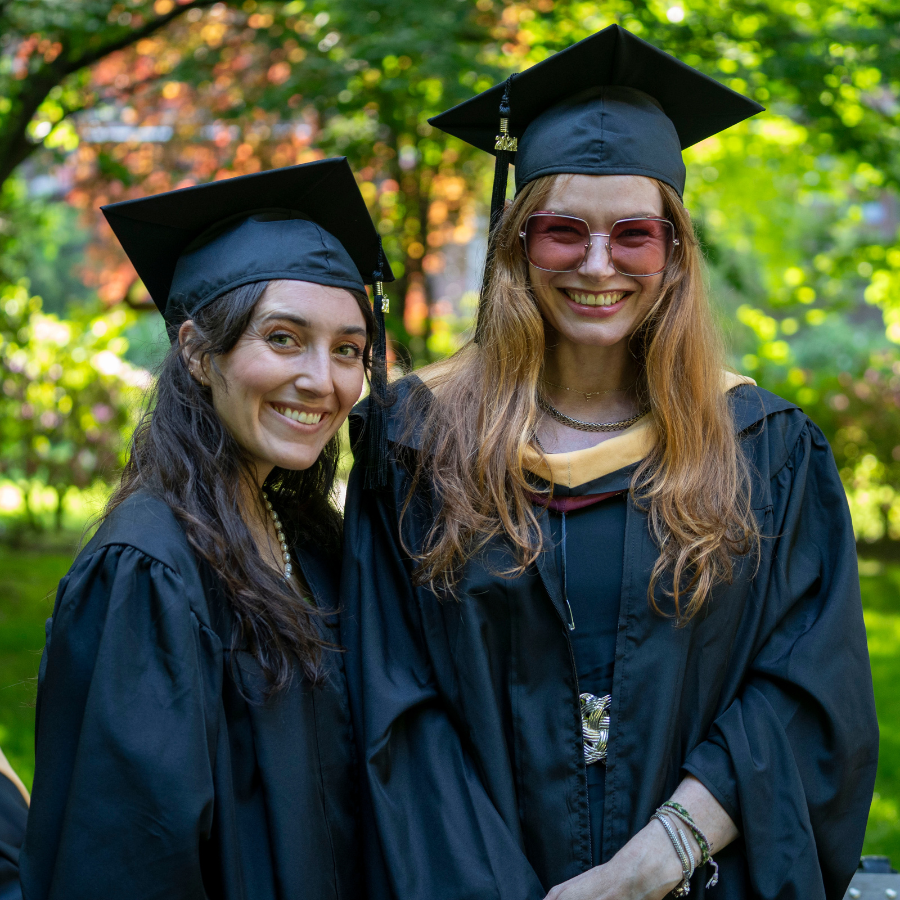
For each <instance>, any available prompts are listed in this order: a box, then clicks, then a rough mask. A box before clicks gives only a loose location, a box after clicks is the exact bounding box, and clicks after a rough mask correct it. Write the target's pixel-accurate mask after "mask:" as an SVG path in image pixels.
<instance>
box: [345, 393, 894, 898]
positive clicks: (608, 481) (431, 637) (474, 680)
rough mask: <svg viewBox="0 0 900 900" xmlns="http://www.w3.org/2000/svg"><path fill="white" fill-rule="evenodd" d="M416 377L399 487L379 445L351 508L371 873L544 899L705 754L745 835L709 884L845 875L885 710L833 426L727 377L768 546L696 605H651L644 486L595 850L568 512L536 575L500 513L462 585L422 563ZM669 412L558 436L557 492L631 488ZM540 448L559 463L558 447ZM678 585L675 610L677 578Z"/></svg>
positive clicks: (813, 893) (834, 892) (430, 886)
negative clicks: (495, 535) (561, 560)
mask: <svg viewBox="0 0 900 900" xmlns="http://www.w3.org/2000/svg"><path fill="white" fill-rule="evenodd" d="M411 383H413V380H412V378H411V379H410V380H408V381H406V382H401V383H400V384H399V385H398V386H397V388H396V393H397V400H396V403H395V404H394V405H393V407H392V408H391V412H390V417H389V423H388V434H389V437H390V447H391V468H390V475H389V484H388V487H387V488H386V489H383V490H377V491H372V490H363V489H362V471H361V466H358V467H357V469H356V470H355V471H354V472H353V474H352V476H351V480H350V487H349V492H348V500H347V507H346V510H345V560H344V573H343V583H342V600H343V614H342V636H343V639H344V642H345V645H346V646H347V648H348V655H347V671H348V681H349V686H350V697H351V709H352V711H353V715H354V723H355V733H356V737H357V739H358V741H359V747H360V757H361V764H362V767H363V773H364V775H363V778H364V783H365V790H364V802H365V813H364V829H363V830H364V835H365V838H366V839H367V841H368V844H367V866H368V878H369V890H370V894H371V896H372V897H373V898H375V897H377V898H389V897H393V898H397V900H426V898H427V900H463V898H466V900H475V898H478V900H482V898H484V900H487V898H491V900H541V898H543V897H544V895H545V893H546V892H547V890H548V889H549V888H551V887H552V886H553V885H556V884H559V883H561V882H564V881H566V880H568V879H570V878H572V877H574V876H575V875H578V874H579V873H581V872H584V871H586V870H588V869H590V868H591V867H592V866H595V865H598V864H600V863H601V862H605V861H607V860H609V859H610V858H611V857H612V856H613V855H614V854H615V853H616V851H617V850H618V849H619V848H621V847H622V846H623V845H624V844H625V843H626V842H627V841H628V840H629V839H630V838H631V837H632V836H633V835H635V834H636V833H637V832H638V831H640V830H641V829H642V828H643V827H644V826H645V825H646V824H647V822H648V821H649V819H650V817H651V815H652V814H653V812H654V810H655V809H656V808H657V807H658V806H659V805H660V804H661V803H662V802H663V801H664V800H666V799H667V798H668V797H669V796H671V794H672V793H673V791H674V790H675V788H676V787H677V786H678V784H679V782H680V781H681V780H682V779H683V778H684V777H685V776H686V775H688V774H693V775H695V776H696V777H697V778H698V779H699V780H700V781H701V782H702V783H703V784H704V785H705V786H706V787H707V788H708V789H709V790H710V792H711V793H712V794H713V795H714V796H715V797H716V798H717V799H718V801H719V802H720V803H721V804H722V806H723V807H724V808H725V810H726V811H727V812H728V813H729V815H730V816H731V817H732V819H733V820H734V821H735V823H736V824H737V827H738V829H739V830H740V833H741V836H740V838H738V839H737V840H736V841H735V842H734V843H732V844H731V845H729V846H728V847H726V848H724V849H722V850H720V851H718V852H717V853H716V854H715V857H716V860H717V861H718V863H719V867H720V878H719V884H718V886H716V887H715V888H713V889H711V891H712V893H708V892H707V891H706V890H705V887H704V883H705V881H706V880H707V879H708V878H709V870H707V869H703V870H699V869H698V871H697V872H696V874H695V876H694V879H693V882H692V894H691V896H692V897H698V898H700V900H702V898H704V897H706V896H707V894H708V896H709V897H710V898H711V900H712V898H715V900H742V898H749V897H754V898H773V900H774V898H779V900H789V898H798V900H800V898H802V900H821V898H828V900H839V898H840V897H842V895H843V893H844V890H845V888H846V887H847V884H848V882H849V880H850V877H851V875H852V872H853V870H854V869H855V867H856V865H857V861H858V858H859V852H860V849H861V847H862V841H863V834H864V831H865V826H866V819H867V815H868V809H869V803H870V801H871V797H872V789H873V784H874V777H875V768H876V758H877V747H878V731H877V724H876V717H875V707H874V698H873V692H872V682H871V673H870V668H869V659H868V652H867V647H866V635H865V630H864V626H863V617H862V609H861V603H860V593H859V581H858V575H857V567H856V554H855V544H854V538H853V532H852V528H851V523H850V516H849V512H848V508H847V503H846V499H845V495H844V491H843V488H842V485H841V482H840V479H839V477H838V473H837V470H836V467H835V464H834V460H833V457H832V454H831V451H830V448H829V446H828V443H827V442H826V440H825V438H824V437H823V435H822V433H821V432H820V431H819V429H818V428H817V427H816V426H815V425H814V424H813V423H812V422H811V421H810V420H809V419H808V418H807V417H806V416H805V415H804V414H803V413H802V412H801V411H800V410H799V409H798V408H797V407H795V406H794V405H793V404H791V403H789V402H787V401H785V400H783V399H780V398H778V397H776V396H774V395H773V394H770V393H768V392H767V391H764V390H760V389H758V388H756V387H755V386H753V385H743V386H739V387H737V388H734V389H733V390H731V391H730V392H729V397H730V400H731V403H732V406H733V410H734V420H735V426H736V429H737V432H738V433H739V436H740V442H741V447H742V450H743V452H744V453H745V454H746V456H747V458H748V460H749V462H750V472H751V477H752V485H751V497H752V507H753V513H754V515H755V517H756V520H757V522H758V524H759V528H760V530H761V533H762V540H761V546H760V551H759V556H758V558H748V557H744V558H738V559H737V560H736V561H735V571H734V578H733V580H732V582H731V583H730V584H728V583H720V584H717V585H716V587H715V588H714V590H713V593H712V597H711V598H710V600H709V601H708V603H707V604H706V606H705V608H704V610H703V612H702V614H701V615H698V616H697V617H695V618H694V619H692V620H691V621H690V622H689V623H688V624H687V625H686V626H684V627H681V628H678V627H675V625H674V623H673V620H672V619H671V618H666V617H664V616H662V615H659V614H657V613H654V612H653V611H652V610H651V609H650V606H649V603H648V593H647V592H648V585H649V579H650V572H651V570H652V568H653V564H654V562H655V561H656V559H657V556H658V550H657V547H656V546H655V544H654V542H653V540H652V538H651V534H650V531H649V528H648V520H647V514H646V512H644V511H643V510H642V509H640V508H639V507H638V506H637V505H635V503H634V501H633V499H632V498H631V497H628V499H627V507H626V515H625V525H624V540H623V547H624V558H623V561H622V574H621V596H620V597H619V598H618V618H617V632H616V635H615V641H614V654H615V658H614V660H613V680H612V708H611V720H612V721H611V728H610V736H609V751H608V754H609V755H608V759H607V764H606V771H605V799H604V805H603V816H602V822H603V825H602V830H603V834H602V840H601V841H600V845H601V847H602V853H601V858H599V859H597V858H593V854H592V850H591V847H592V840H591V831H590V813H589V802H588V790H587V778H586V771H585V763H584V757H583V745H582V730H581V716H580V709H579V685H578V682H577V678H576V672H575V665H574V657H573V650H572V642H571V634H572V632H571V631H570V625H571V624H572V623H571V618H572V613H571V610H570V609H569V606H570V604H567V603H566V600H565V597H564V596H563V593H562V590H561V577H560V572H559V571H558V562H557V561H558V553H557V548H556V547H555V546H554V545H553V537H552V534H551V528H550V519H549V513H548V514H545V515H542V516H541V523H542V528H543V529H544V537H545V538H546V540H547V545H546V550H545V552H543V553H541V555H540V557H539V559H538V561H537V563H536V565H533V566H531V567H529V568H528V570H527V571H526V572H525V573H524V574H523V575H520V576H518V577H514V578H504V577H501V576H500V575H498V574H497V573H498V572H499V571H501V570H502V569H503V568H504V567H505V566H506V565H508V564H509V563H511V562H512V553H511V551H510V549H509V547H508V546H507V544H506V542H505V541H504V540H500V539H498V540H495V541H493V542H492V543H491V544H490V545H489V546H488V547H487V548H486V549H485V550H484V551H483V552H482V553H480V554H479V555H477V556H475V557H473V558H471V559H470V560H469V561H468V562H467V564H466V565H465V567H464V569H463V571H462V575H461V581H460V583H459V591H458V599H455V600H454V599H445V600H440V599H438V598H437V597H436V596H435V595H434V593H432V592H431V591H430V590H428V589H427V588H426V587H414V586H413V584H412V579H411V576H412V572H413V569H414V563H413V562H411V560H410V557H409V555H408V553H407V552H406V550H405V549H404V547H406V548H410V549H412V550H413V551H415V550H416V549H418V548H420V547H421V546H422V544H423V540H424V537H425V535H426V534H427V532H428V529H429V527H430V526H431V523H432V522H433V520H434V511H435V509H436V504H437V502H438V501H437V500H436V498H435V496H434V494H433V492H432V490H431V489H430V487H429V485H428V484H427V481H426V482H423V483H422V484H421V486H420V488H419V489H418V490H417V492H416V494H415V495H414V496H413V498H412V501H411V502H410V505H409V508H408V511H407V514H406V515H405V517H404V518H403V519H402V524H400V525H398V522H400V511H401V509H402V507H403V505H404V503H405V501H406V499H407V495H408V491H409V487H410V472H411V469H412V465H413V463H412V457H413V452H414V447H415V445H416V444H417V442H418V440H419V434H420V429H417V424H416V423H417V422H418V417H419V415H420V411H417V410H416V409H414V408H412V405H407V398H408V396H409V385H410V384H411ZM365 415H366V407H365V406H363V407H361V408H359V409H358V410H357V413H356V415H355V417H354V419H353V420H352V424H353V427H354V429H355V431H356V432H358V431H359V429H360V427H361V425H362V424H363V422H364V419H365ZM651 436H652V429H651V428H650V427H649V422H648V420H646V419H645V420H643V421H641V422H639V423H638V424H637V425H635V426H632V428H630V429H628V430H627V431H625V432H623V433H622V434H621V435H619V436H617V437H616V438H613V439H611V440H609V441H606V442H604V443H602V444H600V445H598V447H596V448H592V449H591V450H586V451H579V452H578V453H573V454H558V455H554V456H553V457H551V461H553V460H556V461H557V463H556V464H557V465H558V471H556V473H555V474H556V484H557V487H556V496H558V497H565V496H573V497H578V496H580V495H584V494H596V493H603V492H608V491H614V490H618V489H622V488H626V489H627V487H628V486H629V483H630V479H631V476H632V474H633V472H634V469H635V466H636V464H637V463H638V461H639V460H640V459H641V458H643V456H645V455H646V452H647V451H648V449H649V447H650V446H652V445H651V444H650V443H649V442H650V440H651ZM530 465H531V467H532V468H534V469H535V470H536V472H537V475H536V476H535V477H536V478H538V476H539V475H540V472H541V466H540V464H539V462H538V456H537V454H532V455H531V462H530ZM545 474H547V476H548V477H549V474H548V473H545ZM540 483H541V482H540V479H539V478H538V486H539V485H540ZM401 529H402V541H401V539H400V531H401ZM596 539H597V541H602V540H603V539H604V536H603V534H598V535H597V537H596ZM578 564H579V563H578V560H577V559H573V558H572V557H571V555H570V557H569V560H568V566H569V569H570V572H571V570H572V568H573V567H576V566H578ZM570 577H572V576H571V575H570ZM655 596H656V602H657V603H658V604H659V606H660V608H661V609H662V610H664V611H665V610H668V611H670V612H671V610H672V602H671V600H670V599H669V598H667V597H666V596H665V594H664V593H663V590H662V586H660V589H659V590H658V591H657V592H656V595H655ZM605 599H608V598H605ZM574 624H575V628H576V630H577V627H578V623H577V621H576V622H575V623H574Z"/></svg>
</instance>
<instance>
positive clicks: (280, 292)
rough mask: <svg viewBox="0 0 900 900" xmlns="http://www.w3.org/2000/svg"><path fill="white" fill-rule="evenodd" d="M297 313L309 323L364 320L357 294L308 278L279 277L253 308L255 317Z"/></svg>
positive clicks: (338, 325)
mask: <svg viewBox="0 0 900 900" xmlns="http://www.w3.org/2000/svg"><path fill="white" fill-rule="evenodd" d="M278 315H285V316H295V317H296V316H299V317H301V318H303V319H306V320H307V321H309V322H310V323H313V322H315V323H318V324H323V325H325V324H328V323H332V324H333V325H334V326H335V327H343V326H345V325H348V324H349V325H356V324H359V323H361V322H362V323H364V321H365V320H364V319H363V314H362V310H360V308H359V305H358V304H357V302H356V298H355V297H354V296H353V294H351V293H350V292H349V291H347V290H344V289H343V288H337V287H331V286H328V285H323V284H314V283H313V282H311V281H293V280H287V279H279V280H276V281H271V282H269V286H268V287H267V288H266V290H265V292H264V293H263V295H262V297H261V298H260V300H259V303H258V304H257V306H256V309H255V310H254V318H256V319H261V318H268V317H272V316H278Z"/></svg>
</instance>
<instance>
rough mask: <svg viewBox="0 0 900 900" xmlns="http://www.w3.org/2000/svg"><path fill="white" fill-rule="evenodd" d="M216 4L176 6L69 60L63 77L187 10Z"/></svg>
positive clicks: (200, 0)
mask: <svg viewBox="0 0 900 900" xmlns="http://www.w3.org/2000/svg"><path fill="white" fill-rule="evenodd" d="M218 2H219V0H194V2H193V3H190V4H188V5H186V6H176V7H175V8H174V9H173V10H172V11H171V12H168V13H166V14H165V15H164V16H159V18H156V19H153V21H152V22H147V23H145V24H144V25H142V26H141V27H140V28H136V29H134V30H132V31H128V32H126V33H125V34H124V35H122V37H120V38H118V39H116V40H114V41H110V42H109V43H108V44H104V45H102V46H100V47H98V48H96V49H95V50H91V51H86V52H85V53H83V54H82V55H81V56H78V57H76V58H75V59H72V60H69V61H68V62H67V65H66V67H65V69H66V70H65V75H71V74H72V73H73V72H77V71H78V70H79V69H83V68H85V67H86V66H92V65H93V64H94V63H95V62H99V61H100V60H101V59H103V57H105V56H109V54H110V53H115V52H116V51H118V50H124V49H125V48H126V47H130V46H131V45H132V44H136V43H137V42H138V41H140V40H142V39H143V38H145V37H149V36H150V35H151V34H154V33H155V32H157V31H159V29H160V28H164V27H165V26H166V25H168V24H169V22H172V21H174V20H175V19H177V18H178V17H179V16H180V15H182V14H183V13H185V12H187V11H188V10H189V9H204V8H206V7H209V6H213V5H214V4H215V3H218ZM63 55H64V54H60V58H62V56H63Z"/></svg>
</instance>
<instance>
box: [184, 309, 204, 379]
mask: <svg viewBox="0 0 900 900" xmlns="http://www.w3.org/2000/svg"><path fill="white" fill-rule="evenodd" d="M196 337H197V329H196V328H195V327H194V323H193V321H192V320H191V319H188V320H187V321H186V322H182V323H181V327H180V328H179V329H178V346H179V347H180V348H181V356H182V358H183V359H184V364H185V365H186V366H187V368H188V371H189V372H190V373H191V377H192V378H193V379H194V381H197V382H199V383H200V384H202V385H203V386H204V387H206V386H207V385H208V384H209V379H208V378H207V374H206V368H205V366H204V365H203V364H202V363H201V362H200V361H199V360H198V359H196V358H195V357H194V353H193V348H194V346H195V345H196Z"/></svg>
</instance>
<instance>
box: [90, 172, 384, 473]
mask: <svg viewBox="0 0 900 900" xmlns="http://www.w3.org/2000/svg"><path fill="white" fill-rule="evenodd" d="M102 209H103V214H104V215H105V216H106V219H107V221H108V222H109V224H110V226H111V227H112V230H113V231H114V232H115V235H116V237H117V238H118V239H119V241H120V243H121V244H122V247H123V248H124V249H125V252H126V253H127V254H128V258H129V259H130V260H131V262H132V264H133V265H134V268H135V269H136V270H137V273H138V275H139V276H140V277H141V280H142V281H143V282H144V285H145V286H146V287H147V290H148V291H149V292H150V296H151V297H152V298H153V301H154V303H156V305H157V307H158V308H159V310H160V312H161V313H162V314H163V316H164V318H165V320H166V323H167V325H168V326H169V329H170V333H172V334H173V339H174V334H175V332H176V330H177V327H178V326H179V325H180V324H181V322H183V321H184V320H185V319H187V318H190V316H191V315H193V314H194V313H196V312H197V311H198V310H199V309H201V308H202V307H203V306H205V305H206V304H207V303H209V302H210V301H211V300H214V299H215V298H216V297H219V296H221V295H222V294H224V293H226V292H227V291H230V290H232V289H234V288H236V287H240V286H241V285H244V284H249V283H250V282H254V281H271V280H275V279H288V280H293V281H310V282H313V283H314V284H322V285H328V286H331V287H340V288H346V289H348V290H357V291H362V292H365V285H366V284H374V285H375V304H374V305H375V320H376V323H377V326H378V327H377V333H376V335H375V340H374V346H373V366H372V369H373V372H372V376H373V377H372V392H373V394H375V396H376V398H378V399H379V400H383V399H384V397H385V394H386V359H385V357H386V344H385V330H384V313H385V312H386V311H387V308H386V301H385V300H384V298H383V293H382V289H381V282H383V281H393V280H394V275H393V273H392V272H391V269H390V266H389V265H388V264H387V261H386V260H385V258H384V253H383V251H382V249H381V239H380V237H379V235H378V232H377V230H376V229H375V225H374V224H373V222H372V219H371V217H370V216H369V212H368V210H367V209H366V204H365V201H364V200H363V198H362V194H361V193H360V191H359V187H358V185H357V184H356V179H355V178H354V177H353V173H352V171H351V170H350V166H349V164H348V163H347V160H346V159H345V158H344V157H339V158H336V159H325V160H318V161H316V162H311V163H305V164H304V165H299V166H290V167H287V168H283V169H272V170H270V171H266V172H257V173H255V174H253V175H243V176H240V177H237V178H229V179H225V180H222V181H213V182H210V183H208V184H201V185H196V186H194V187H188V188H183V189H181V190H177V191H169V192H167V193H164V194H156V195H155V196H152V197H142V198H140V199H137V200H126V201H123V202H121V203H113V204H111V205H109V206H104V207H103V208H102ZM370 418H372V423H371V425H372V427H371V428H370V436H369V441H368V443H369V449H370V462H371V463H372V465H371V466H370V471H374V472H375V474H374V478H375V480H376V481H382V480H383V475H384V471H385V470H384V465H385V460H384V457H385V454H386V444H385V441H384V435H383V422H382V421H381V416H379V415H378V414H377V413H376V415H375V416H374V417H370ZM373 457H374V458H373Z"/></svg>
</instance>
